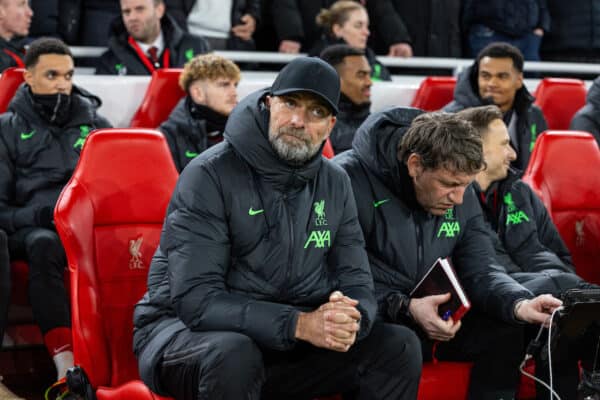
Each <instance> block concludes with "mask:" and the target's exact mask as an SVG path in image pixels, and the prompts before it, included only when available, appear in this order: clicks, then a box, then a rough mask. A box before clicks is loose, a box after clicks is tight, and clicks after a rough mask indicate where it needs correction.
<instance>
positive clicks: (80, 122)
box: [0, 84, 110, 233]
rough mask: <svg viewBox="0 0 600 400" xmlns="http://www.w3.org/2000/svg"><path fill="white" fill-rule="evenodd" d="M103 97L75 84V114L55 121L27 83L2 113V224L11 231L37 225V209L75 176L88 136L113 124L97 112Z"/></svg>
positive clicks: (51, 203)
mask: <svg viewBox="0 0 600 400" xmlns="http://www.w3.org/2000/svg"><path fill="white" fill-rule="evenodd" d="M100 105H101V101H100V99H99V98H98V97H96V96H94V95H92V94H90V93H88V92H87V91H85V90H83V89H81V88H78V87H77V86H73V91H72V94H71V111H70V114H69V115H70V119H69V121H68V122H67V123H66V124H64V126H56V125H53V124H50V123H49V122H47V121H46V120H45V119H43V118H42V117H41V115H40V113H39V112H38V110H37V109H36V108H35V106H34V103H33V99H32V96H31V92H30V90H29V86H27V85H26V84H23V85H21V86H20V87H19V89H18V90H17V92H16V94H15V97H14V98H13V99H12V101H11V102H10V104H9V106H8V111H7V112H6V113H4V114H2V115H1V116H0V228H1V229H4V230H5V231H6V232H8V233H12V232H14V231H16V230H17V229H19V228H23V227H29V226H38V225H37V223H36V215H38V213H39V210H40V209H42V208H44V207H54V205H55V204H56V200H57V199H58V195H59V194H60V192H61V190H62V188H63V186H64V185H65V184H66V183H67V182H68V180H69V179H70V178H71V175H72V173H73V170H74V169H75V165H76V164H77V161H78V160H79V153H80V151H81V148H82V147H83V144H84V141H85V138H86V137H87V135H88V134H89V133H90V132H91V131H92V130H94V129H97V128H109V127H110V123H109V122H108V121H107V120H106V119H105V118H104V117H102V116H100V115H98V113H97V109H98V107H100Z"/></svg>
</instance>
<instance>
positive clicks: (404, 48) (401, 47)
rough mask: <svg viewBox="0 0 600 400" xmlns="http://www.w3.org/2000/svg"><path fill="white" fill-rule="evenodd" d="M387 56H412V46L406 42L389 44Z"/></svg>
mask: <svg viewBox="0 0 600 400" xmlns="http://www.w3.org/2000/svg"><path fill="white" fill-rule="evenodd" d="M388 56H390V57H412V56H413V50H412V47H411V46H410V44H408V43H395V44H393V45H391V46H390V50H389V52H388Z"/></svg>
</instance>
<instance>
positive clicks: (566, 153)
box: [523, 131, 600, 284]
mask: <svg viewBox="0 0 600 400" xmlns="http://www.w3.org/2000/svg"><path fill="white" fill-rule="evenodd" d="M598 170H600V150H599V149H598V144H597V142H596V140H595V139H594V137H593V136H592V135H590V134H589V133H587V132H577V131H546V132H545V133H544V134H542V135H541V136H540V137H539V138H538V140H537V143H536V145H535V148H534V149H533V153H532V154H531V159H530V160H529V165H528V166H527V170H526V171H525V175H524V177H523V179H524V180H525V182H527V183H528V184H529V185H530V186H531V187H532V188H533V189H534V191H535V192H536V193H537V194H538V195H539V196H540V198H541V199H542V201H543V202H544V204H545V205H546V208H547V209H548V211H549V213H550V216H551V217H552V220H553V222H554V224H555V225H556V227H557V228H558V231H559V232H560V236H561V237H562V239H563V240H564V241H565V244H566V245H567V247H568V248H569V250H570V251H571V254H572V256H573V263H574V264H575V269H576V271H577V274H578V275H580V276H581V277H582V278H584V279H585V280H587V281H589V282H593V283H597V284H600V266H599V263H598V260H600V246H599V245H598V243H600V174H598Z"/></svg>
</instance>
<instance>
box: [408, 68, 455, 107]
mask: <svg viewBox="0 0 600 400" xmlns="http://www.w3.org/2000/svg"><path fill="white" fill-rule="evenodd" d="M455 86H456V77H454V76H428V77H427V78H425V79H423V80H422V81H421V84H420V85H419V89H417V93H415V97H414V98H413V101H412V103H411V107H416V108H420V109H421V110H425V111H437V110H440V109H441V108H442V107H444V106H445V105H446V104H448V103H450V102H451V101H452V99H453V98H454V87H455Z"/></svg>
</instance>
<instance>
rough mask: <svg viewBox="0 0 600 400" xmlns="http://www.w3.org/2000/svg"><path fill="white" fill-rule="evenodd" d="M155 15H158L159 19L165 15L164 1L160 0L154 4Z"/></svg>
mask: <svg viewBox="0 0 600 400" xmlns="http://www.w3.org/2000/svg"><path fill="white" fill-rule="evenodd" d="M156 15H158V18H159V19H161V18H162V17H163V15H165V2H164V1H161V2H160V3H158V5H157V6H156Z"/></svg>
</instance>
